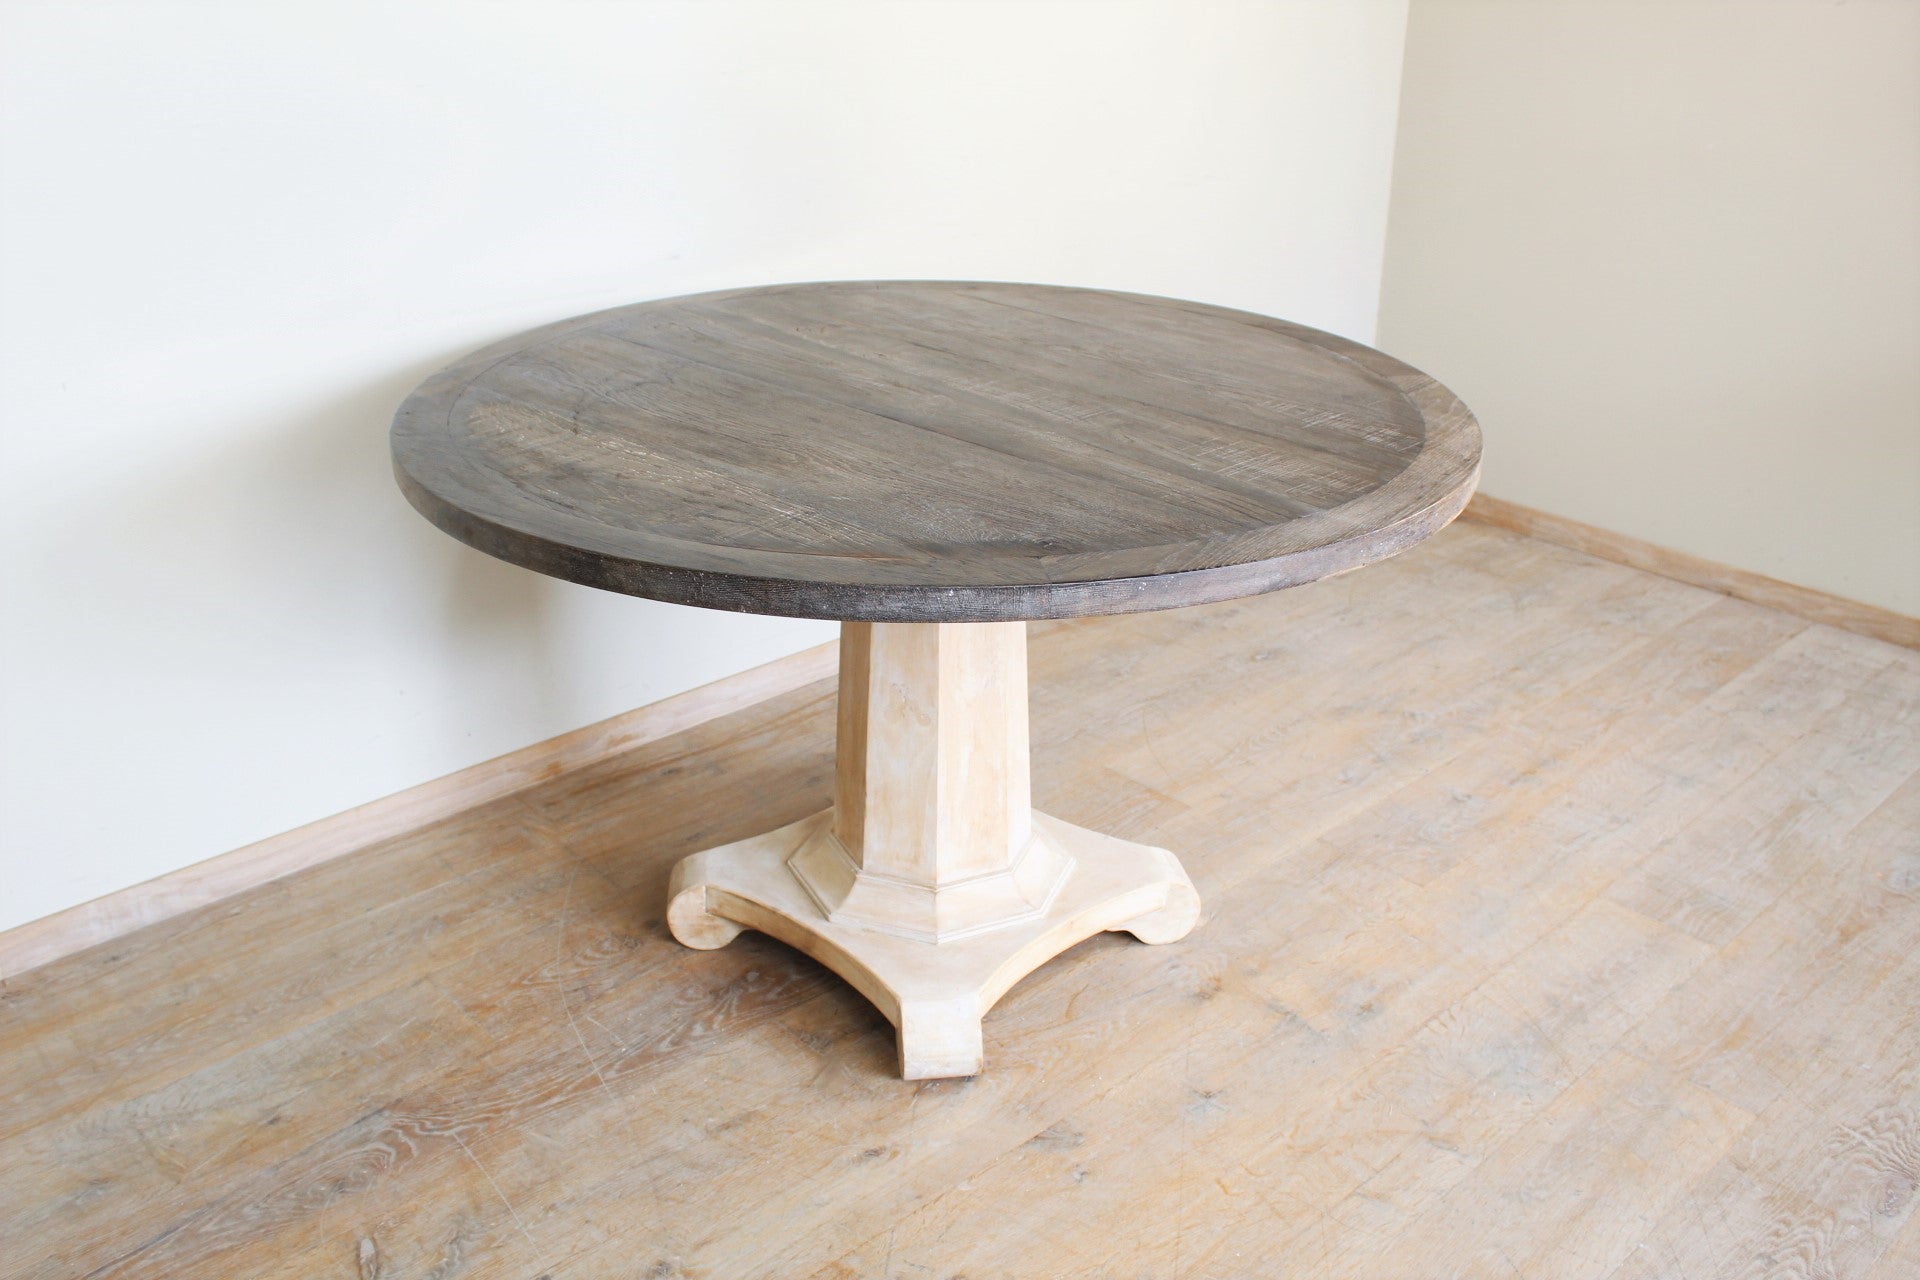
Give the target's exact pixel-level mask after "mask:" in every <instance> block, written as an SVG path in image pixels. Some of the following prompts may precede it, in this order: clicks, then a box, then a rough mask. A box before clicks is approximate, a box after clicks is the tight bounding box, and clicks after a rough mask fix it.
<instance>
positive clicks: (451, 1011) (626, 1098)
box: [0, 525, 1920, 1280]
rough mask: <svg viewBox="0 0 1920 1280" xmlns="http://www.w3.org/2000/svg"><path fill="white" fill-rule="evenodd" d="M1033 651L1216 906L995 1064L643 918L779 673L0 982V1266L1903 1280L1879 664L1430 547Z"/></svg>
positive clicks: (1915, 762) (823, 980) (1903, 1000)
mask: <svg viewBox="0 0 1920 1280" xmlns="http://www.w3.org/2000/svg"><path fill="white" fill-rule="evenodd" d="M1032 658H1033V684H1034V704H1035V705H1034V726H1035V743H1034V757H1035V767H1036V779H1035V792H1036V796H1037V799H1038V800H1039V802H1040V804H1041V805H1042V806H1043V807H1044V808H1046V809H1048V810H1050V811H1052V812H1054V813H1057V814H1059V815H1060V816H1061V817H1064V818H1066V819H1068V820H1070V821H1073V822H1077V823H1082V824H1084V825H1088V826H1092V827H1096V828H1099V829H1102V830H1107V831H1111V832H1114V833H1115V834H1118V835H1121V836H1125V837H1127V838H1129V839H1134V840H1145V841H1151V842H1154V843H1160V844H1164V845H1167V846H1168V847H1171V848H1173V849H1175V850H1177V851H1178V852H1179V853H1180V854H1181V855H1182V857H1183V858H1184V860H1185V862H1186V865H1187V866H1188V868H1189V869H1190V870H1191V872H1192V874H1193V878H1194V880H1195V882H1196V883H1197V884H1198V886H1199V888H1200V891H1201V894H1202V896H1203V898H1204V900H1205V902H1206V914H1205V915H1204V916H1203V918H1202V922H1201V925H1200V927H1199V928H1198V929H1197V930H1196V931H1195V933H1194V934H1193V935H1192V936H1191V937H1190V938H1189V939H1187V940H1186V941H1185V942H1183V943H1180V944H1177V945H1174V946H1170V947H1162V948H1152V947H1145V946H1140V945H1138V944H1136V943H1133V942H1131V941H1130V940H1126V939H1124V938H1122V937H1118V936H1108V937H1102V938H1098V939H1095V940H1093V941H1090V942H1088V943H1086V944H1084V945H1082V946H1081V947H1079V948H1076V949H1075V950H1074V951H1072V952H1070V953H1068V954H1067V955H1066V956H1063V957H1062V958H1060V959H1059V960H1057V961H1055V962H1054V963H1052V964H1050V965H1048V966H1046V967H1045V968H1043V969H1042V970H1040V971H1039V972H1038V973H1036V974H1035V975H1034V976H1033V977H1032V978H1030V979H1028V980H1027V981H1026V982H1025V983H1023V984H1021V985H1020V986H1019V987H1016V988H1015V989H1014V990H1013V992H1012V993H1011V994H1009V995H1008V996H1007V998H1006V999H1005V1000H1004V1001H1003V1003H1002V1004H1001V1005H1000V1007H999V1008H998V1009H996V1010H995V1011H994V1013H993V1014H992V1015H991V1016H990V1017H989V1019H988V1022H987V1054H988V1070H987V1073H986V1074H985V1075H983V1076H981V1077H979V1078H978V1079H975V1080H971V1081H936V1082H927V1083H922V1084H918V1085H909V1084H903V1083H901V1082H900V1081H899V1080H897V1079H895V1078H894V1076H893V1072H892V1067H893V1037H892V1033H891V1030H890V1029H889V1028H888V1027H887V1026H886V1024H885V1023H884V1022H883V1021H882V1020H881V1019H880V1018H879V1016H878V1015H877V1014H875V1013H874V1012H873V1011H872V1010H871V1009H870V1008H869V1007H868V1006H867V1005H866V1003H865V1002H864V1001H862V1000H861V999H860V998H859V997H858V996H856V995H854V994H853V993H852V991H850V990H849V989H848V988H846V987H845V986H844V985H843V984H841V983H840V982H839V981H838V980H836V979H834V978H833V977H832V976H831V975H829V974H827V973H826V972H825V971H823V970H822V969H820V968H819V967H817V966H816V965H814V964H812V963H811V962H809V961H807V960H805V959H804V958H802V957H800V956H798V955H797V954H795V953H793V952H790V951H788V950H786V949H784V948H782V947H780V946H778V945H777V944H774V943H771V942H769V941H767V940H765V939H763V938H759V937H757V936H754V935H747V936H744V937H742V938H741V939H740V940H739V941H738V942H736V943H735V944H734V945H733V946H731V947H729V948H727V949H726V950H723V951H718V952H706V953H699V952H692V951H688V950H685V949H683V948H680V947H678V946H676V945H675V944H673V943H672V942H671V941H670V940H669V938H668V937H667V934H666V931H665V928H664V927H663V924H662V918H661V916H662V909H663V897H664V889H665V885H666V878H667V871H668V868H669V867H670V866H671V865H672V863H673V861H674V860H675V859H676V858H678V857H680V856H681V855H682V854H685V853H688V852H690V851H692V850H695V849H698V848H701V847H704V846H707V845H711V844H714V843H718V842H721V841H725V840H731V839H735V838H739V837H742V836H745V835H749V834H752V833H753V832H756V831H760V830H763V829H766V828H768V827H772V826H775V825H777V824H780V823H784V822H788V821H791V820H793V819H795V818H798V817H800V816H802V815H804V814H805V813H807V812H809V811H810V810H812V809H815V808H817V807H819V806H820V805H822V804H823V803H824V802H825V801H826V798H827V793H828V787H829V780H830V765H831V759H830V753H831V741H830V738H831V732H832V692H831V689H830V688H829V687H828V686H826V685H822V686H819V687H816V688H812V689H808V690H805V691H803V692H801V693H797V694H794V695H790V696H787V697H783V698H781V699H778V700H776V701H774V702H771V703H768V704H766V705H764V706H762V707H759V708H756V709H753V710H751V711H748V712H744V713H741V714H739V715H736V716H733V717H731V718H729V719H727V720H724V721H719V722H716V723H714V724H712V725H709V726H706V727H704V728H702V729H700V730H697V731H694V732H691V733H688V734H685V735H682V736H680V737H678V738H674V739H670V740H667V741H664V742H660V743H656V744H653V745H651V746H648V747H646V748H643V749H641V750H638V751H636V752H634V753H632V754H631V755H629V756H626V757H623V758H621V759H618V760H615V761H611V762H608V763H606V764H603V765H600V766H597V767H595V768H593V769H591V770H589V771H586V772H583V773H578V774H574V775H571V776H568V777H565V778H562V779H559V780H556V781H555V782H553V783H550V784H548V785H546V786H544V787H542V788H540V789H537V790H534V791H530V792H526V793H522V794H521V795H519V796H517V797H514V798H512V799H510V800H507V801H503V802H500V803H497V804H493V805H490V806H488V807H486V808H484V809H481V810H477V811H474V812H471V813H469V814H466V815H464V816H462V817H461V818H459V819H457V820H454V821H450V822H447V823H444V824H441V825H439V826H437V827H434V828H433V829H431V830H427V831H423V832H420V833H418V834H417V835H414V836H411V837H408V838H406V839H402V840H396V841H392V842H389V843H387V844H384V845H380V846H378V847H374V848H369V849H367V850H364V851H362V852H360V853H357V854H354V855H351V856H349V857H345V858H342V859H340V860H338V861H335V862H332V863H329V864H327V865H325V866H322V867H319V868H316V869H314V870H312V871H309V872H306V873H303V874H301V875H299V876H296V877H293V878H290V879H287V880H283V881H280V882H278V883H275V884H273V885H269V886H267V887H265V888H262V889H260V890H257V891H255V892H252V893H249V894H247V895H245V896H243V897H239V898H235V899H232V900H229V901H227V902H225V903H222V904H220V905H218V906H216V907H212V908H208V909H206V910H203V911H200V912H198V913H196V914H193V915H189V916H185V917H182V918H179V919H176V920H172V921H168V922H166V923H164V924H160V925H156V926H153V927H151V928H149V929H146V930H144V931H142V932H140V933H138V934H134V935H131V936H129V937H127V938H125V939H123V940H121V941H118V942H115V943H112V944H109V945H107V946H104V947H101V948H97V949H95V950H93V951H90V952H86V953H83V954H81V955H78V956H74V957H71V958H69V959H67V960H63V961H60V962H58V963H56V964H53V965H50V966H47V967H46V968H43V969H40V970H37V971H35V972H32V973H30V974H27V975H24V976H23V977H21V978H19V979H17V980H14V981H12V982H9V983H7V984H6V985H5V987H4V990H3V992H0V995H3V999H0V1274H4V1275H6V1276H30V1277H62V1278H64V1277H74V1276H129V1277H131V1276H167V1277H184V1276H192V1277H223V1276H245V1277H251V1278H261V1277H283V1276H284V1277H329V1276H340V1277H350V1278H352V1280H374V1278H376V1277H377V1278H379V1280H401V1278H411V1277H422V1278H425V1277H431V1278H433V1280H448V1278H450V1277H456V1276H463V1277H464V1276H501V1277H521V1278H525V1280H535V1278H536V1277H545V1278H547V1280H567V1278H571V1277H597V1276H653V1277H670V1276H701V1277H715V1278H724V1280H731V1278H734V1277H746V1276H779V1277H805V1276H818V1277H869V1276H886V1277H894V1276H898V1277H955V1276H971V1277H975V1280H981V1278H983V1277H1025V1276H1034V1277H1042V1276H1044V1277H1060V1276H1116V1277H1118V1276H1125V1277H1170V1278H1171V1277H1185V1276H1194V1277H1203V1276H1204V1277H1234V1276H1259V1277H1309V1276H1326V1277H1343V1278H1344V1277H1369V1276H1380V1277H1416V1276H1417V1277H1421V1278H1422V1280H1428V1278H1434V1277H1449V1276H1460V1277H1505V1276H1523V1277H1528V1278H1529V1280H1532V1278H1537V1277H1593V1278H1595V1280H1602V1278H1609V1277H1610V1278H1613V1280H1651V1278H1652V1277H1674V1278H1680V1277H1685V1278H1687V1280H1710V1278H1716V1277H1736V1276H1753V1277H1761V1276H1769V1277H1771V1276H1850V1277H1856V1276H1857V1277H1877V1278H1879V1280H1910V1278H1911V1277H1914V1276H1920V1214H1916V1213H1915V1211H1914V1208H1915V1195H1916V1184H1917V1183H1920V774H1917V773H1916V770H1920V654H1915V653H1912V652H1909V651H1906V650H1902V649H1897V648H1894V647H1892V646H1889V645H1885V644H1882V643H1879V642H1876V641H1872V640H1867V639H1864V638H1862V637H1859V636H1855V635H1850V634H1848V633H1845V632H1841V631H1837V630H1833V629H1831V628H1828V627H1823V626H1818V625H1811V624H1808V623H1806V622H1804V621H1802V620H1800V619H1798V618H1795V617H1791V616H1789V615H1786V614H1782V613H1777V612H1773V611H1770V610H1767V609H1764V608H1761V607H1758V606H1755V605H1749V604H1744V603H1741V602H1739V601H1735V600H1731V599H1728V598H1725V597H1722V596H1718V595H1714V594H1711V593H1709V592H1705V591H1701V590H1697V589H1694V588H1691V587H1686V586H1682V585H1680V584H1678V583H1675V582H1672V581H1669V580H1667V579H1663V578H1658V577H1653V576H1650V575H1648V574H1644V573H1641V572H1638V571H1635V570H1631V569H1626V568H1622V567H1620V566H1617V565H1613V564H1608V563H1605V562H1602V561H1599V560H1594V559H1590V558H1587V557H1585V556H1582V555H1579V554H1576V553H1573V552H1569V551H1565V550H1561V549H1559V548H1556V547H1553V546H1551V545H1548V544H1546V543H1541V542H1535V541H1532V540H1529V539H1526V538H1523V537H1519V536H1517V535H1514V534H1510V533H1505V532H1502V531H1498V530H1494V529H1490V528H1487V527H1484V526H1473V525H1460V526H1455V527H1454V528H1453V529H1450V530H1448V531H1447V532H1446V533H1445V534H1443V535H1441V536H1440V537H1439V538H1437V539H1436V540H1434V541H1433V542H1432V543H1430V544H1428V545H1426V546H1423V547H1421V548H1419V549H1417V550H1415V551H1413V552H1411V553H1409V554H1407V555H1405V556H1403V557H1401V558H1399V559H1397V560H1394V561H1391V562H1388V563H1386V564H1383V565H1381V566H1378V567H1376V568H1372V569H1368V570H1366V571H1364V572H1361V573H1357V574H1352V575H1348V576H1346V577H1342V578H1337V579H1334V580H1332V581H1328V582H1324V583H1320V584H1317V585H1315V586H1312V587H1308V588H1303V589H1300V590H1296V591H1291V592H1284V593H1281V594H1279V595H1275V596H1269V597H1264V598H1260V599H1254V600H1247V601H1241V602H1235V603H1229V604H1222V605H1212V606H1206V607H1203V608H1197V609H1190V610H1184V611H1180V612H1175V613H1167V614H1150V615H1141V616H1136V617H1130V618H1113V619H1099V620H1089V621H1082V622H1072V623H1063V624H1048V625H1044V626H1036V627H1035V628H1034V639H1033V646H1032Z"/></svg>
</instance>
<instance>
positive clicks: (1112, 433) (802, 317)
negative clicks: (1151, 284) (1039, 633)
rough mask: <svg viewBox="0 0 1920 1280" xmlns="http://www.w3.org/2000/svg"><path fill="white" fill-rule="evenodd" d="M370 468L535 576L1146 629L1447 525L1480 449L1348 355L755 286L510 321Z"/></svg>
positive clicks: (835, 290) (1219, 317) (1425, 396)
mask: <svg viewBox="0 0 1920 1280" xmlns="http://www.w3.org/2000/svg"><path fill="white" fill-rule="evenodd" d="M393 451H394V466H395V472H396V475H397V477H398V479H399V481H400V485H401V487H402V489H403V490H404V491H405V492H406V494H407V496H408V498H409V500H411V501H412V502H413V504H414V505H415V506H416V507H418V508H419V509H420V511H421V512H422V513H423V514H425V515H426V516H427V517H428V518H429V519H430V520H432V521H433V522H434V523H435V524H437V525H438V526H439V527H440V528H442V529H444V530H446V531H447V532H448V533H450V534H452V535H453V536H454V537H456V538H459V539H461V540H462V541H464V542H467V543H469V544H471V545H473V546H475V547H478V548H480V549H481V550H483V551H486V552H488V553H489V554H492V555H495V556H499V557H500V558H502V559H505V560H510V561H512V562H514V563H516V564H520V565H524V566H526V567H528V568H532V569H536V570H539V571H540V572H542V573H546V574H551V575H553V576H555V577H560V578H567V579H570V580H572V581H575V582H583V583H586V584H588V585H590V586H596V587H603V588H606V589H608V590H612V591H620V592H626V593H628V594H632V595H641V596H651V597H654V598H657V599H662V600H671V601H675V602H677V603H682V604H693V605H701V606H705V607H708V608H717V609H733V610H739V611H744V612H752V613H772V614H788V615H793V616H799V617H814V618H840V619H855V620H867V621H892V622H960V621H994V620H1001V621H1005V620H1018V619H1029V618H1054V617H1072V616H1081V615H1086V614H1100V613H1121V612H1132V611H1138V610H1150V609H1165V608H1172V607H1174V606H1178V605H1186V604H1194V603H1200V602H1204V601H1211V600H1220V599H1226V598H1230V597H1234V596H1242V595H1249V594H1253V593H1257V592H1263V591H1271V590H1274V589H1276V588H1280V587H1287V586H1294V585H1298V584H1300V583H1304V582H1311V581H1314V580H1316V579H1319V578H1323V577H1327V576H1329V575H1331V574H1335V573H1341V572H1344V571H1346V570H1348V569H1352V568H1355V567H1358V566H1360V565H1363V564H1367V563H1370V562H1372V561H1375V560H1379V559H1381V558H1383V557H1385V556H1389V555H1392V554H1394V553H1395V552H1397V551H1399V550H1402V549H1404V548H1405V547H1407V546H1409V545H1412V544H1413V543H1415V542H1417V541H1419V540H1420V539H1422V538H1424V537H1426V536H1428V535H1429V534H1431V533H1433V532H1434V531H1435V530H1436V529H1438V528H1440V527H1442V526H1443V525H1445V524H1446V523H1447V521H1449V520H1451V519H1452V518H1453V517H1454V516H1455V515H1456V514H1457V513H1458V512H1459V510H1460V508H1461V507H1462V505H1464V504H1465V502H1466V500H1467V497H1468V495H1469V494H1470V493H1471V492H1472V489H1473V485H1474V482H1475V479H1476V477H1477V475H1478V470H1479V459H1480V436H1479V429H1478V427H1477V426H1476V425H1475V423H1474V421H1473V418H1472V415H1471V414H1469V413H1468V412H1467V410H1466V409H1465V407H1464V406H1463V405H1461V404H1460V402H1459V401H1458V400H1457V399H1455V398H1454V397H1453V395H1452V394H1451V393H1449V392H1448V391H1447V390H1446V389H1445V388H1444V387H1441V386H1440V385H1439V384H1437V383H1435V382H1434V381H1433V380H1432V379H1430V378H1428V377H1426V376H1425V375H1423V374H1421V373H1419V372H1418V371H1417V370H1414V369H1411V368H1408V367H1407V366H1406V365H1403V364H1401V363H1400V362H1398V361H1396V360H1393V359H1391V358H1390V357H1388V356H1385V355H1382V354H1381V353H1379V352H1377V351H1373V350H1371V349H1369V348H1367V347H1363V346H1361V345H1359V344H1358V343H1354V342H1349V341H1347V340H1345V339H1343V338H1338V337H1335V336H1333V335H1331V334H1327V333H1322V332H1319V331H1317V330H1313V329H1307V328H1304V327H1302V326H1299V325H1294V324H1289V323H1287V322H1285V321H1281V320H1274V319H1271V318H1268V317H1265V316H1256V315H1252V314H1249V313H1246V312H1239V311H1230V310H1227V309H1224V308H1220V307H1211V306H1204V305H1202V304H1199V303H1192V302H1180V301H1175V300H1172V299H1166V298H1149V297H1142V296H1138V295H1131V294H1116V293H1108V292H1102V291H1097V290H1088V289H1068V288H1054V287H1044V286H1037V285H1015V284H979V283H956V282H947V283H939V282H903V281H879V282H848V283H833V284H807V285H781V286H773V287H768V288H760V289H745V290H736V291H732V292H725V293H713V294H703V295H698V296H695V297H688V298H673V299H667V300H665V301H660V302H649V303H642V304H640V305H637V306H631V307H623V308H619V309H616V310H612V311H605V312H600V313H598V314H595V315H589V316H581V317H578V318H576V319H573V320H567V321H563V322H561V323H559V324H555V325H550V326H548V327H546V328H543V329H537V330H534V331H533V332H531V333H527V334H523V335H520V336H518V337H515V338H511V339H508V340H507V341H505V342H502V343H499V344H497V345H495V346H492V347H489V348H487V349H485V350H483V351H479V352H476V353H475V354H473V355H471V356H469V357H467V358H466V359H465V360H462V361H460V362H459V363H457V364H455V365H453V366H452V367H450V368H448V369H447V370H445V371H443V372H441V373H439V374H437V375H435V376H434V377H433V378H431V379H429V380H428V381H427V382H426V383H425V384H424V385H422V386H421V387H420V389H419V390H417V391H416V392H414V394H413V395H412V396H410V397H409V398H408V400H407V401H406V403H405V404H403V405H402V406H401V408H400V411H399V413H398V415H397V416H396V417H395V419H394V426H393Z"/></svg>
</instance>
